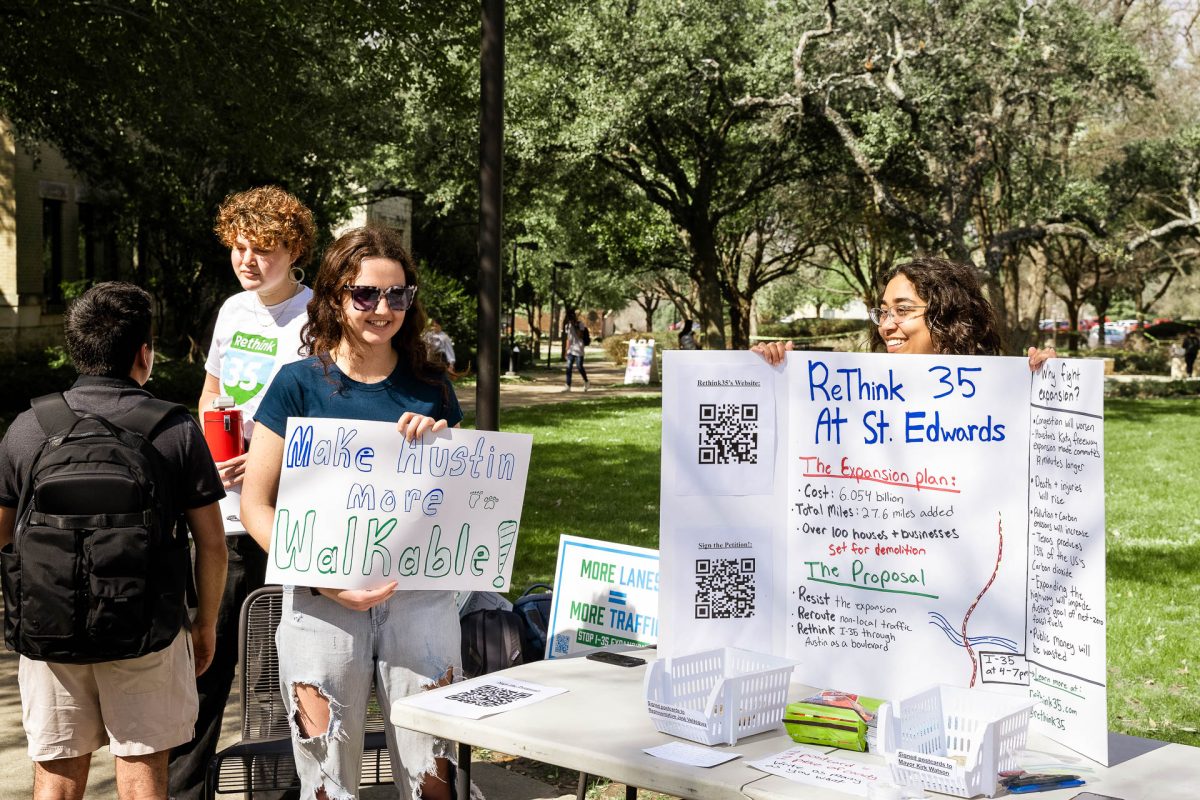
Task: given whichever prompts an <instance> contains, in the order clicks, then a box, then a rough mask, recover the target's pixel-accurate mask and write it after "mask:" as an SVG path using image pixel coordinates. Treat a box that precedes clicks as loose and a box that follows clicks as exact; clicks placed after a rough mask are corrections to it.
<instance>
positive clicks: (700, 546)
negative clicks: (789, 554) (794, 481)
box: [660, 527, 780, 652]
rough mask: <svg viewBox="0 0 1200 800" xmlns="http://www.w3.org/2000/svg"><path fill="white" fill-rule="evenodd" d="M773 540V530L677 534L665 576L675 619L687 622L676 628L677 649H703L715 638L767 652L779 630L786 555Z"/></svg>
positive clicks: (719, 529) (697, 529)
mask: <svg viewBox="0 0 1200 800" xmlns="http://www.w3.org/2000/svg"><path fill="white" fill-rule="evenodd" d="M773 541H774V539H773V537H772V534H771V530H770V529H769V528H750V527H743V528H734V527H693V528H687V529H685V530H683V531H680V532H677V533H676V535H675V543H676V546H675V547H674V549H673V556H672V558H671V560H670V561H669V562H668V561H664V562H663V573H664V579H665V581H666V582H668V583H669V585H670V586H671V587H673V588H672V591H671V595H670V597H666V596H664V597H663V602H664V604H666V603H670V604H672V610H673V612H674V615H673V616H672V619H680V618H682V619H684V620H686V624H683V625H679V626H677V627H675V628H674V629H673V630H671V637H670V638H671V641H672V652H694V651H696V650H702V649H704V647H705V646H707V645H706V644H705V643H706V642H710V641H714V640H719V641H720V642H721V644H723V645H728V646H730V647H744V648H747V649H750V650H758V651H763V652H765V649H764V647H765V646H766V645H765V644H764V643H769V642H770V641H771V640H772V638H773V635H774V634H775V633H776V632H775V631H773V630H772V620H773V615H772V605H773V604H774V602H775V597H774V595H775V588H774V587H775V568H776V566H777V565H778V563H779V561H780V559H779V558H778V553H777V552H776V551H773V550H772V542H773ZM675 587H677V588H675ZM664 616H666V612H665V611H664ZM660 649H661V648H660Z"/></svg>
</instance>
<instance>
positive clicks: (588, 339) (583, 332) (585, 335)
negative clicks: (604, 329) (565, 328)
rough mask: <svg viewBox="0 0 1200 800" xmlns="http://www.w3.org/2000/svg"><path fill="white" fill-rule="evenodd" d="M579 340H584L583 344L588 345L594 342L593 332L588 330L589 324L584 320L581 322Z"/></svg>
mask: <svg viewBox="0 0 1200 800" xmlns="http://www.w3.org/2000/svg"><path fill="white" fill-rule="evenodd" d="M579 340H580V341H581V342H583V346H584V347H587V346H588V345H589V344H591V343H592V332H591V331H589V330H588V326H587V325H584V324H583V323H582V322H581V323H579Z"/></svg>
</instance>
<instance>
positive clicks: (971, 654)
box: [962, 513, 1004, 688]
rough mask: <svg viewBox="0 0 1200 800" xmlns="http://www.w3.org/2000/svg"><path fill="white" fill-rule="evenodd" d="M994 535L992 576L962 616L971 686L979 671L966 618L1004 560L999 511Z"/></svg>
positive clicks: (969, 616) (1001, 518) (1002, 526)
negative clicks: (996, 543) (996, 547)
mask: <svg viewBox="0 0 1200 800" xmlns="http://www.w3.org/2000/svg"><path fill="white" fill-rule="evenodd" d="M996 535H997V536H998V537H1000V548H999V550H997V551H996V566H995V567H994V568H993V569H992V577H990V578H988V582H987V583H986V584H984V586H983V588H982V589H980V590H979V594H977V595H975V602H974V603H971V607H970V608H968V609H967V613H966V616H964V617H963V624H962V638H963V647H965V648H967V658H969V659H971V683H970V684H969V685H970V686H971V687H972V688H974V686H975V677H976V675H977V674H978V671H979V665H978V664H976V663H975V651H974V649H972V648H971V640H970V639H968V638H967V620H969V619H970V618H971V614H972V613H973V612H974V611H975V606H977V605H979V601H980V600H982V599H983V596H984V595H985V594H986V593H987V590H988V589H990V588H992V583H993V582H995V580H996V575H997V573H999V572H1000V562H1001V561H1003V560H1004V519H1003V517H1001V516H1000V514H999V513H997V514H996Z"/></svg>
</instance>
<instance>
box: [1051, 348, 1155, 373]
mask: <svg viewBox="0 0 1200 800" xmlns="http://www.w3.org/2000/svg"><path fill="white" fill-rule="evenodd" d="M1063 355H1066V353H1065V352H1064V353H1063ZM1079 355H1080V356H1083V357H1085V358H1111V359H1112V360H1113V371H1114V372H1116V373H1117V374H1119V375H1169V374H1170V373H1171V364H1170V356H1169V355H1168V353H1167V349H1166V348H1165V347H1159V346H1153V347H1148V348H1146V349H1145V350H1132V349H1124V348H1116V347H1097V348H1093V349H1091V350H1080V351H1079Z"/></svg>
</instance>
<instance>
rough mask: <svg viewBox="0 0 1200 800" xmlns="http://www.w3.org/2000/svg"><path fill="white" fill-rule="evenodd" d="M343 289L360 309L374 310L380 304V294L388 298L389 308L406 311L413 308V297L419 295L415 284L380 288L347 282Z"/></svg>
mask: <svg viewBox="0 0 1200 800" xmlns="http://www.w3.org/2000/svg"><path fill="white" fill-rule="evenodd" d="M342 289H343V290H345V291H347V292H349V293H350V301H351V302H352V303H354V307H355V308H357V309H358V310H359V311H374V310H375V307H376V306H377V305H379V296H380V295H383V296H384V298H386V299H387V305H388V308H390V309H391V310H392V311H406V310H408V309H409V308H412V304H413V299H414V298H415V297H416V296H417V287H415V286H389V287H388V288H386V289H380V288H379V287H378V286H354V285H352V284H349V283H348V284H346V285H345V286H343V287H342Z"/></svg>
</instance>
